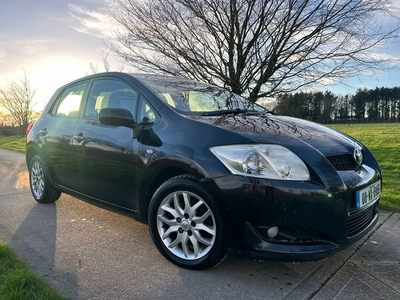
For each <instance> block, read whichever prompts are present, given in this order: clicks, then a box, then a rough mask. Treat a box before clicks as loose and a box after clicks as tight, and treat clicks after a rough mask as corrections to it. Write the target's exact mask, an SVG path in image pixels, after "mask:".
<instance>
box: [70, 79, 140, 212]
mask: <svg viewBox="0 0 400 300" xmlns="http://www.w3.org/2000/svg"><path fill="white" fill-rule="evenodd" d="M138 98H139V94H138V92H137V91H135V90H134V89H133V88H132V87H131V86H130V85H128V84H127V83H125V82H122V81H119V80H117V79H112V78H110V79H99V80H95V81H94V82H93V84H92V87H91V89H90V93H89V95H88V98H87V99H88V100H87V105H86V108H85V111H84V113H83V118H82V119H80V120H78V124H77V126H76V129H75V131H74V135H73V147H74V149H75V151H74V153H75V159H74V169H75V178H76V182H77V190H78V191H79V192H80V193H82V194H85V195H89V196H91V197H94V198H96V199H98V200H101V201H105V202H109V203H112V204H115V205H118V206H121V207H124V208H128V209H132V210H135V209H136V207H134V206H135V204H134V203H136V201H135V198H136V194H137V169H136V162H137V149H138V141H137V140H136V139H134V138H133V136H132V129H130V128H127V127H122V126H107V125H104V124H102V123H100V121H99V119H98V113H99V110H100V109H101V108H104V107H114V108H125V109H128V110H129V111H130V112H131V113H132V115H133V116H134V115H135V110H136V104H137V101H138Z"/></svg>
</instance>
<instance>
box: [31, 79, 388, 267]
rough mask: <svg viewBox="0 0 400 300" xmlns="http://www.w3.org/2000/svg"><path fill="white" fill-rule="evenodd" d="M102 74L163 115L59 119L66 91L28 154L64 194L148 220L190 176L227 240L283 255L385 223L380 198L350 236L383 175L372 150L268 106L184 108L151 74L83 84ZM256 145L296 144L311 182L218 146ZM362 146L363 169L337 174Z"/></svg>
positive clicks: (309, 254)
mask: <svg viewBox="0 0 400 300" xmlns="http://www.w3.org/2000/svg"><path fill="white" fill-rule="evenodd" d="M98 78H108V79H118V80H120V81H123V82H125V83H126V84H128V85H130V86H132V88H134V89H136V90H138V91H139V92H140V101H147V103H149V104H150V105H151V107H152V109H153V110H154V112H155V114H156V121H155V122H148V123H146V122H142V123H140V120H138V119H137V117H138V116H137V115H133V116H132V115H131V116H130V117H133V120H135V122H133V120H132V119H129V118H126V119H125V121H124V122H125V123H124V124H125V126H112V125H113V124H112V123H107V122H108V121H107V116H113V114H114V116H115V114H116V115H118V113H122V115H121V116H120V117H121V118H122V119H123V118H124V117H126V115H127V113H126V111H125V112H121V111H120V112H118V110H117V111H108V112H106V111H103V115H104V119H103V120H102V121H103V123H102V122H100V121H99V119H95V118H83V117H82V112H81V115H80V117H79V118H60V117H56V116H53V115H52V114H51V113H49V112H51V108H52V105H53V103H54V101H56V100H57V97H58V95H59V93H60V92H62V91H63V90H64V89H65V88H66V87H68V86H70V85H72V84H73V83H71V84H68V85H66V86H64V87H61V88H60V89H59V90H57V91H56V93H55V94H54V96H53V97H52V99H51V100H50V101H49V103H48V105H47V106H46V108H45V109H44V111H43V113H42V115H41V116H40V117H39V119H38V120H37V121H36V122H35V125H34V126H33V128H32V130H31V131H30V133H29V134H28V137H27V151H26V159H27V163H28V165H29V161H30V159H31V158H32V157H33V155H34V154H39V155H40V156H41V157H42V158H43V160H44V162H45V165H46V167H47V169H48V171H49V174H50V176H51V180H52V182H53V184H54V185H55V186H56V187H57V188H59V189H61V190H62V191H64V192H66V193H71V194H74V195H78V196H81V197H85V198H90V199H94V200H96V201H100V202H106V203H109V204H112V205H116V206H118V207H122V208H124V209H127V210H129V211H131V212H133V213H134V216H135V218H136V219H138V220H139V221H142V222H147V220H146V216H147V208H148V204H149V201H150V199H151V197H152V194H153V193H154V191H155V190H156V189H157V188H158V186H160V184H161V183H162V182H164V181H165V180H167V179H169V178H171V177H174V176H176V175H180V174H191V175H192V176H194V177H195V178H196V179H197V180H198V182H200V183H201V184H202V185H203V187H204V188H205V189H207V190H208V191H209V193H210V194H211V195H212V196H213V199H214V201H215V203H216V204H217V206H218V207H219V211H220V213H221V215H222V220H223V222H224V227H225V239H226V243H227V245H228V246H230V247H232V248H234V249H236V250H238V251H239V252H241V251H246V252H247V253H252V254H253V255H254V256H257V257H270V258H275V259H279V260H313V259H320V258H322V257H324V256H326V255H328V254H330V253H333V252H335V251H338V250H339V249H342V248H343V247H346V246H348V245H350V244H351V243H353V242H354V241H356V240H358V239H359V238H361V237H362V236H363V235H365V234H366V233H367V232H368V231H369V230H370V229H371V228H372V226H373V225H374V224H375V223H376V220H377V216H378V210H377V205H378V201H376V202H375V203H374V204H373V206H374V207H373V208H372V209H373V215H372V217H371V218H370V219H369V221H368V222H367V224H365V226H363V227H362V228H360V230H359V232H358V233H357V234H356V235H355V236H352V237H347V236H346V224H347V222H348V218H349V215H350V214H351V213H352V212H354V211H356V203H355V192H356V191H357V190H360V189H362V188H364V187H366V186H368V185H370V184H371V183H373V182H376V181H377V180H380V179H381V170H380V168H379V164H378V163H377V161H376V160H375V158H374V156H373V155H372V153H371V152H370V151H369V150H368V149H367V148H366V147H365V146H363V145H362V144H361V143H360V142H358V141H356V140H354V139H353V138H351V137H348V136H346V135H344V134H342V133H340V132H337V131H334V130H332V129H329V128H327V127H324V126H321V125H319V124H316V123H312V122H307V121H304V120H299V119H295V118H290V117H283V116H276V115H273V114H271V113H268V112H248V113H246V112H243V111H227V112H225V113H223V114H190V113H185V112H184V111H181V110H179V109H175V108H173V107H171V106H169V105H168V104H167V103H166V102H164V101H163V100H162V99H161V97H159V96H157V95H156V94H155V93H154V92H153V91H152V89H150V88H148V84H147V83H145V81H143V82H142V81H141V80H142V79H143V78H146V77H143V76H137V77H136V76H135V75H131V74H123V73H104V74H96V75H93V76H88V77H85V78H83V79H80V80H77V81H75V82H74V83H77V82H80V81H82V80H84V81H89V83H90V82H91V81H93V80H96V79H98ZM161 80H162V79H161ZM167 80H173V79H167ZM89 87H90V84H89ZM86 94H88V92H86ZM84 101H87V99H84ZM85 103H86V102H84V104H85ZM111 119H112V118H109V120H111ZM114 119H115V118H114ZM104 123H107V124H108V125H105V124H104ZM121 124H122V123H121ZM114 125H115V124H114ZM252 143H268V144H278V145H282V146H284V147H286V148H288V149H290V150H291V151H292V152H294V153H295V154H296V155H298V156H299V157H300V158H301V159H302V160H303V161H304V162H305V164H306V166H307V168H308V169H309V172H310V176H311V180H310V181H306V182H295V181H285V180H272V179H261V178H253V177H244V176H238V175H232V174H231V173H230V172H229V171H228V170H227V169H226V167H225V166H224V165H223V164H222V163H221V162H220V161H219V160H218V159H217V158H216V157H215V156H214V155H213V154H212V153H211V152H210V150H209V149H210V147H213V146H218V145H229V144H252ZM356 147H358V148H361V149H362V152H363V155H364V161H363V166H362V168H361V170H359V171H358V172H356V171H353V170H349V171H337V170H335V168H334V167H333V166H332V164H331V163H330V162H329V161H328V159H327V157H329V156H335V155H352V153H353V151H354V149H355V148H356ZM272 226H278V227H279V228H280V229H281V230H280V232H281V235H280V236H278V237H277V238H275V239H272V238H269V237H268V236H267V235H266V230H267V229H268V228H269V227H272Z"/></svg>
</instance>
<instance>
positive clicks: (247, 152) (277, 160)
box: [210, 144, 310, 181]
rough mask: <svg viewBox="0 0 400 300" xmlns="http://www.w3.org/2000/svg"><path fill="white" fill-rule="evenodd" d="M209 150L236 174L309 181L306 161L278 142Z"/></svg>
mask: <svg viewBox="0 0 400 300" xmlns="http://www.w3.org/2000/svg"><path fill="white" fill-rule="evenodd" d="M210 151H211V152H212V153H213V154H214V155H215V156H216V157H217V158H218V159H219V160H220V161H221V162H222V163H223V164H224V165H225V166H226V167H227V168H228V169H229V170H230V171H231V172H232V173H233V174H237V175H243V176H252V177H261V178H268V179H286V180H298V181H304V180H310V173H309V172H308V169H307V167H306V166H305V164H304V163H303V161H302V160H301V159H300V158H299V157H298V156H297V155H296V154H294V153H293V152H292V151H290V150H289V149H286V148H285V147H282V146H279V145H266V144H261V145H258V144H257V145H229V146H218V147H212V148H210Z"/></svg>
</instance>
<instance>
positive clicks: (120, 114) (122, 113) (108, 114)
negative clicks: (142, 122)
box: [99, 107, 137, 128]
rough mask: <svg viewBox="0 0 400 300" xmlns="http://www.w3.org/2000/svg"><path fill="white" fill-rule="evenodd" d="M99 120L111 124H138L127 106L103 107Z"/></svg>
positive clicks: (131, 125) (126, 125)
mask: <svg viewBox="0 0 400 300" xmlns="http://www.w3.org/2000/svg"><path fill="white" fill-rule="evenodd" d="M99 120H100V122H101V123H103V124H105V125H111V126H125V127H129V128H134V127H136V125H137V124H136V122H135V120H134V119H133V116H132V114H131V112H130V111H129V110H127V109H125V108H111V107H105V108H102V109H101V110H100V112H99Z"/></svg>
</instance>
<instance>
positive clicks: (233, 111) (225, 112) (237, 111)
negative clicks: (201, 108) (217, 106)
mask: <svg viewBox="0 0 400 300" xmlns="http://www.w3.org/2000/svg"><path fill="white" fill-rule="evenodd" d="M249 112H250V113H253V112H257V111H256V110H248V109H239V108H237V109H226V110H215V111H205V112H202V113H201V114H200V116H219V115H229V114H235V115H236V114H244V113H249Z"/></svg>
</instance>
